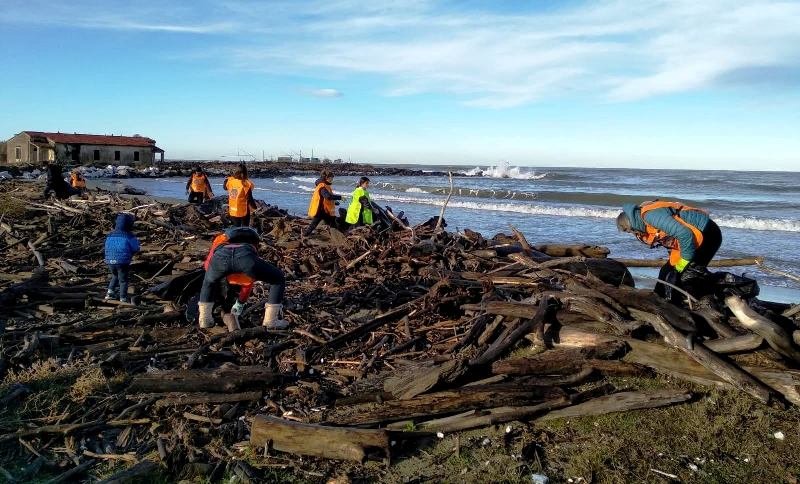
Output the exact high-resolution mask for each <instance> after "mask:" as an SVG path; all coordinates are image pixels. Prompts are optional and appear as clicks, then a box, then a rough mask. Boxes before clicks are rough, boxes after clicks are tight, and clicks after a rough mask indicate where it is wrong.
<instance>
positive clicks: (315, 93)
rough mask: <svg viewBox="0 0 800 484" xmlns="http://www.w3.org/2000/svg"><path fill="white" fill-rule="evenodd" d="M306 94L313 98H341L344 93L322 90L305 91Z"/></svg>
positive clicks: (327, 89)
mask: <svg viewBox="0 0 800 484" xmlns="http://www.w3.org/2000/svg"><path fill="white" fill-rule="evenodd" d="M305 92H306V93H308V94H309V95H311V96H314V97H342V96H344V93H342V91H339V90H336V89H330V88H323V89H306V90H305Z"/></svg>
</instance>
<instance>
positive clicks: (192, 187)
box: [186, 166, 214, 203]
mask: <svg viewBox="0 0 800 484" xmlns="http://www.w3.org/2000/svg"><path fill="white" fill-rule="evenodd" d="M186 194H187V195H189V203H203V202H204V201H205V200H211V199H212V198H214V192H213V191H211V182H210V181H208V176H207V175H206V174H205V172H203V169H202V168H201V167H199V166H196V167H194V171H193V172H192V176H191V177H189V181H187V182H186Z"/></svg>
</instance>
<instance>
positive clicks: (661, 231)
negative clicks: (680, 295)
mask: <svg viewBox="0 0 800 484" xmlns="http://www.w3.org/2000/svg"><path fill="white" fill-rule="evenodd" d="M617 227H618V228H619V229H620V230H621V231H623V232H628V233H632V234H634V235H635V236H636V238H637V239H639V240H640V241H641V242H643V243H645V244H647V245H649V246H650V247H658V246H662V247H666V248H667V249H669V251H670V255H669V262H667V263H666V264H665V265H664V266H663V267H662V268H661V272H660V273H659V277H658V278H659V279H661V280H662V281H666V282H669V283H671V284H674V285H676V286H678V287H681V288H683V289H685V290H686V291H687V292H689V293H690V294H692V295H698V296H699V295H701V293H702V290H703V287H702V286H703V285H704V282H705V275H706V274H707V269H706V267H707V266H708V264H709V262H711V259H713V258H714V255H716V253H717V251H718V250H719V247H720V245H721V244H722V232H721V231H720V229H719V226H718V225H717V224H716V223H715V222H714V221H713V220H711V218H710V217H709V215H708V212H706V211H704V210H700V209H697V208H693V207H689V206H688V205H683V204H681V203H678V202H668V201H659V200H657V201H654V202H644V203H642V204H639V205H635V204H632V203H629V204H626V205H624V206H623V207H622V213H620V214H619V216H618V217H617ZM655 291H656V293H658V294H660V295H661V296H664V297H667V298H669V299H673V300H675V298H673V297H671V294H670V292H671V291H669V290H668V287H667V286H665V285H663V284H656V289H655Z"/></svg>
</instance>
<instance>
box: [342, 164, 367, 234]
mask: <svg viewBox="0 0 800 484" xmlns="http://www.w3.org/2000/svg"><path fill="white" fill-rule="evenodd" d="M368 188H369V178H367V177H365V176H362V177H361V179H360V180H358V186H356V189H355V190H353V195H352V197H353V199H352V201H351V202H350V206H349V207H347V214H346V215H345V219H344V221H345V222H346V223H347V225H348V226H349V227H353V226H360V225H372V205H371V204H370V201H369V192H368V191H367V189H368Z"/></svg>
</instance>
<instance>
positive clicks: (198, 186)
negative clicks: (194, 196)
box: [192, 174, 206, 193]
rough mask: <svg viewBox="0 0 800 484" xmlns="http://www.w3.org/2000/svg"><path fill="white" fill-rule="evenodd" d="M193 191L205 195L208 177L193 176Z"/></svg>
mask: <svg viewBox="0 0 800 484" xmlns="http://www.w3.org/2000/svg"><path fill="white" fill-rule="evenodd" d="M192 191H193V192H195V193H205V191H206V176H205V175H195V174H192Z"/></svg>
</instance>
